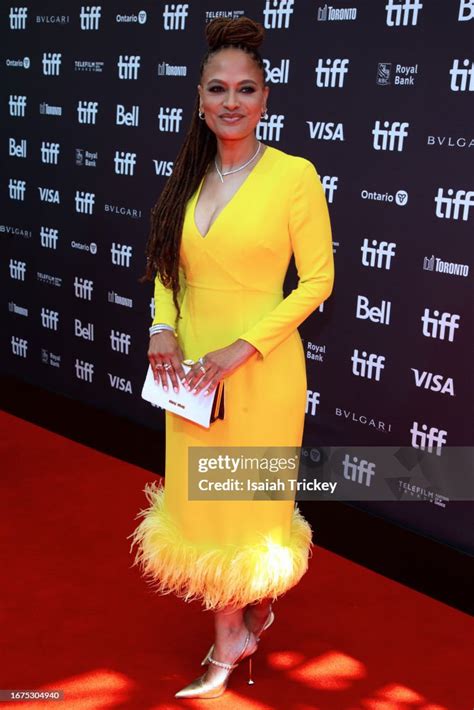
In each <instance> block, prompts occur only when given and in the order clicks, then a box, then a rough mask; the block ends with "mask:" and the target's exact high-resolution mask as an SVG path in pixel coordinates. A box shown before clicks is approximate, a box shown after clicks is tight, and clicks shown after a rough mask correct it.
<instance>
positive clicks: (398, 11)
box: [385, 0, 423, 27]
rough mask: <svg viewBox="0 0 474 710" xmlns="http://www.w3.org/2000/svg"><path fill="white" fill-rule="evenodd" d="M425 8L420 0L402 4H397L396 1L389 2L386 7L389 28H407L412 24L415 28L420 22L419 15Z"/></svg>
mask: <svg viewBox="0 0 474 710" xmlns="http://www.w3.org/2000/svg"><path fill="white" fill-rule="evenodd" d="M422 8H423V3H421V2H419V0H403V1H402V2H396V1H395V0H388V3H387V4H386V5H385V9H386V11H387V19H386V22H387V25H388V26H389V27H399V26H400V25H403V27H407V25H409V24H410V19H411V25H412V27H414V26H415V25H416V23H417V22H418V13H419V12H420V10H421V9H422Z"/></svg>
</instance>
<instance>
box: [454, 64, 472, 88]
mask: <svg viewBox="0 0 474 710" xmlns="http://www.w3.org/2000/svg"><path fill="white" fill-rule="evenodd" d="M459 61H460V60H459V59H454V60H453V65H452V67H451V69H450V70H449V74H450V76H451V83H450V89H451V91H474V62H471V60H470V59H463V60H462V67H461V66H460V65H459Z"/></svg>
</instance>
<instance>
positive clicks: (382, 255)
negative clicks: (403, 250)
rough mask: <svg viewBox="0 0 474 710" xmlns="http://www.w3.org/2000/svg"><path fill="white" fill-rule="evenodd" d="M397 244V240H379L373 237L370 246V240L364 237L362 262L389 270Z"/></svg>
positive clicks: (372, 266)
mask: <svg viewBox="0 0 474 710" xmlns="http://www.w3.org/2000/svg"><path fill="white" fill-rule="evenodd" d="M377 245H378V246H377ZM396 246H397V245H396V244H395V242H378V241H377V240H376V239H372V246H371V247H369V240H368V239H367V238H366V239H364V241H363V242H362V246H361V248H360V250H361V252H362V264H363V265H364V266H370V267H371V268H375V269H386V270H387V271H389V270H390V266H391V262H392V256H394V254H395V249H396Z"/></svg>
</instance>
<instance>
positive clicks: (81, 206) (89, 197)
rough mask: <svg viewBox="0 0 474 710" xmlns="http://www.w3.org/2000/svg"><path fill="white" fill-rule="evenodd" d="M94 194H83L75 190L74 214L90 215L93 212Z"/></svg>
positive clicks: (81, 191)
mask: <svg viewBox="0 0 474 710" xmlns="http://www.w3.org/2000/svg"><path fill="white" fill-rule="evenodd" d="M94 203H95V194H94V193H93V192H84V191H83V190H76V197H75V205H76V212H79V213H80V214H92V212H93V210H94Z"/></svg>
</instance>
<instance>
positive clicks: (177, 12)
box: [163, 2, 189, 31]
mask: <svg viewBox="0 0 474 710" xmlns="http://www.w3.org/2000/svg"><path fill="white" fill-rule="evenodd" d="M188 10H189V4H188V3H183V2H178V3H166V5H165V7H164V9H163V29H164V30H166V31H175V30H184V29H185V28H186V18H187V16H188Z"/></svg>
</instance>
